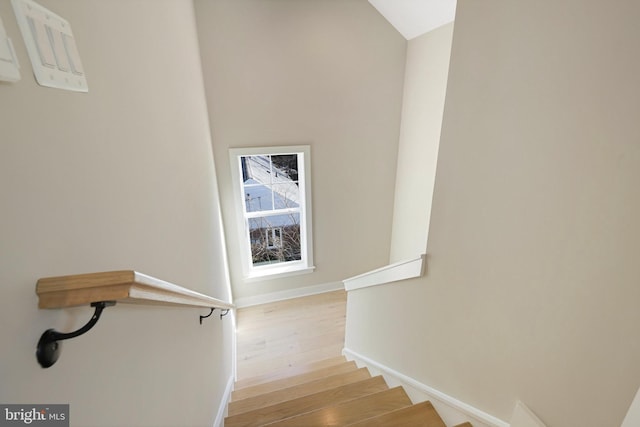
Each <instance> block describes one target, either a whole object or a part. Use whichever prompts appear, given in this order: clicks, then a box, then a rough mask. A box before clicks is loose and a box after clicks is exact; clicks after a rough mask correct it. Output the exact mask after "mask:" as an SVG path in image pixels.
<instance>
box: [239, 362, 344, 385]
mask: <svg viewBox="0 0 640 427" xmlns="http://www.w3.org/2000/svg"><path fill="white" fill-rule="evenodd" d="M346 361H347V359H345V357H344V356H336V357H332V358H329V359H324V360H319V361H317V362H311V363H305V364H301V365H294V366H289V367H287V368H283V369H278V370H275V371H273V372H269V373H267V374H263V375H258V376H255V377H251V378H245V379H242V380H238V381H236V384H235V389H236V390H238V389H241V388H246V387H251V386H254V385H257V384H263V383H266V382H271V381H275V380H279V379H282V378H287V377H292V376H295V375H300V374H304V373H306V372H310V371H315V370H318V369H323V368H327V367H330V366H335V365H339V364H341V363H345V362H346Z"/></svg>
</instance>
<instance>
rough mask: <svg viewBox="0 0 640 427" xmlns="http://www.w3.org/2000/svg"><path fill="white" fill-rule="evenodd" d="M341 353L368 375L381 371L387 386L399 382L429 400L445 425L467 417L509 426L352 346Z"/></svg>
mask: <svg viewBox="0 0 640 427" xmlns="http://www.w3.org/2000/svg"><path fill="white" fill-rule="evenodd" d="M342 354H343V355H344V356H345V357H346V358H347V359H348V360H354V361H355V362H356V364H357V365H358V366H359V367H362V366H365V367H367V368H368V369H369V371H370V372H371V374H372V375H382V376H383V377H384V379H385V380H386V381H387V383H388V384H389V386H391V387H395V386H397V385H401V386H403V387H404V389H405V391H406V392H407V394H408V395H409V397H410V398H411V400H412V401H413V402H414V403H419V402H423V401H425V400H429V401H430V402H431V403H432V404H433V406H434V407H435V408H436V410H437V411H438V413H439V414H440V417H442V420H443V421H444V422H445V424H446V425H457V424H461V423H463V422H465V421H469V422H470V423H471V424H473V427H510V425H509V423H507V422H505V421H502V420H500V419H498V418H496V417H494V416H493V415H490V414H487V413H486V412H483V411H481V410H480V409H477V408H475V407H473V406H471V405H468V404H466V403H464V402H461V401H460V400H458V399H456V398H454V397H451V396H449V395H447V394H445V393H442V392H441V391H438V390H436V389H434V388H433V387H429V386H428V385H426V384H422V383H420V382H418V381H416V380H414V379H413V378H411V377H408V376H406V375H404V374H401V373H400V372H398V371H396V370H394V369H391V368H390V367H388V366H385V365H383V364H381V363H378V362H376V361H375V360H372V359H369V358H368V357H366V356H363V355H361V354H359V353H357V352H355V351H353V350H350V349H348V348H344V349H343V350H342Z"/></svg>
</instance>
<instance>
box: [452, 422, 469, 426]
mask: <svg viewBox="0 0 640 427" xmlns="http://www.w3.org/2000/svg"><path fill="white" fill-rule="evenodd" d="M453 427H473V426H472V425H471V423H470V422H468V421H467V422H466V423H462V424H458V425H455V426H453Z"/></svg>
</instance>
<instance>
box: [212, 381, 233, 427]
mask: <svg viewBox="0 0 640 427" xmlns="http://www.w3.org/2000/svg"><path fill="white" fill-rule="evenodd" d="M234 384H235V381H234V376H233V375H231V376H230V377H229V380H228V381H227V387H226V388H225V389H224V395H223V396H222V399H221V400H220V406H219V407H218V413H217V414H216V419H215V421H214V422H213V427H224V417H226V416H227V408H228V406H229V402H230V401H231V392H232V391H233V385H234Z"/></svg>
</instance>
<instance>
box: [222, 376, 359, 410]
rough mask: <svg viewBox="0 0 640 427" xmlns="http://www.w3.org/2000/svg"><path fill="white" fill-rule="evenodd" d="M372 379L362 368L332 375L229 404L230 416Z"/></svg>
mask: <svg viewBox="0 0 640 427" xmlns="http://www.w3.org/2000/svg"><path fill="white" fill-rule="evenodd" d="M367 378H371V375H370V374H369V370H368V369H367V368H360V369H357V370H355V371H349V372H345V373H343V374H338V375H331V376H328V377H325V378H321V379H318V380H315V381H311V382H307V383H303V384H298V385H295V386H292V387H287V388H283V389H281V390H276V391H273V392H270V393H265V394H261V395H258V396H253V397H249V398H246V399H242V400H235V401H233V402H230V403H229V416H233V415H238V414H242V413H244V412H248V411H252V410H255V409H258V408H264V407H265V406H270V405H275V404H276V403H281V402H284V401H287V400H289V399H295V398H297V397H302V396H308V395H310V394H314V393H318V392H321V391H325V390H329V389H331V388H334V387H340V386H343V385H346V384H351V383H354V382H357V381H362V380H365V379H367Z"/></svg>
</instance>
